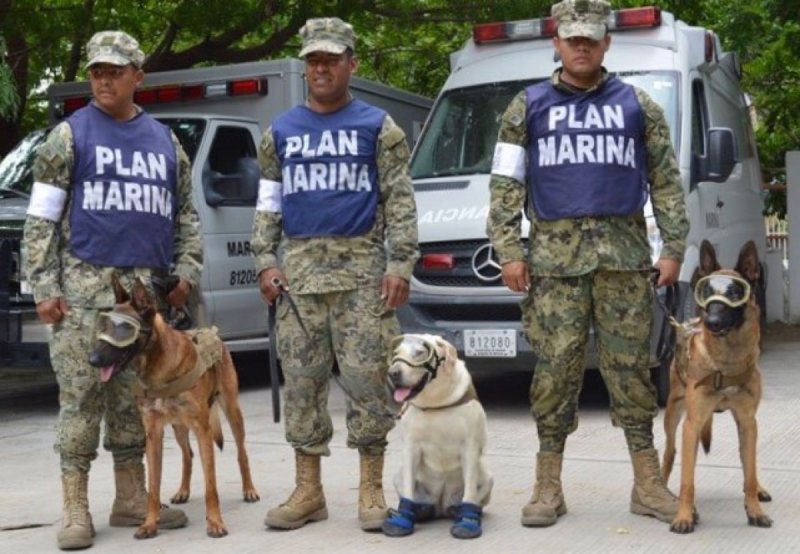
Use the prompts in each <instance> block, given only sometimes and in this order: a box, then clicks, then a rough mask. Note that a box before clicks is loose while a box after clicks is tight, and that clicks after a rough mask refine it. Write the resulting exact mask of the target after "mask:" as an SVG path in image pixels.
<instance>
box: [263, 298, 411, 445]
mask: <svg viewBox="0 0 800 554" xmlns="http://www.w3.org/2000/svg"><path fill="white" fill-rule="evenodd" d="M293 298H294V301H295V303H296V304H297V309H298V311H299V313H300V317H301V318H302V320H303V324H304V325H305V327H306V329H307V330H308V333H309V335H310V337H311V338H310V339H308V338H306V336H305V334H304V333H303V331H302V329H301V328H300V324H299V323H298V321H297V317H296V316H295V314H294V312H293V311H292V310H291V309H290V308H289V305H288V304H289V303H288V302H286V301H284V300H283V299H281V302H279V304H278V309H277V326H278V327H277V334H278V355H279V356H280V358H281V366H282V368H283V375H284V378H285V386H284V418H285V420H286V440H287V442H289V444H291V445H292V447H293V448H295V449H298V450H300V451H302V452H304V453H306V454H318V455H323V456H328V455H329V454H330V450H329V448H328V443H329V442H330V440H331V437H332V436H333V424H332V422H331V417H330V414H329V413H328V393H329V389H330V376H331V369H332V368H333V362H334V359H335V361H336V362H337V363H338V366H339V371H340V373H341V379H342V381H343V383H344V385H345V386H346V387H347V388H348V390H349V391H351V392H352V393H353V395H354V396H355V397H356V398H357V399H358V402H357V403H356V402H353V401H352V400H351V399H350V398H347V399H346V403H347V416H346V422H347V446H348V447H350V448H357V449H358V450H359V451H360V452H362V453H365V454H379V453H382V452H383V451H384V450H385V448H386V444H387V443H386V435H387V433H388V432H389V431H390V430H391V429H392V427H393V426H394V420H393V419H392V418H391V417H388V416H380V415H376V414H375V413H378V414H380V413H386V411H387V409H388V401H389V393H388V388H387V385H386V372H387V370H388V347H389V341H390V340H391V337H393V336H395V335H397V334H399V332H400V327H399V324H398V322H397V319H396V317H395V315H394V311H393V310H388V309H387V308H386V307H385V306H384V304H383V301H382V300H381V298H380V288H379V287H376V286H368V287H361V288H358V289H355V290H348V291H341V292H331V293H325V294H302V295H301V294H297V295H294V296H293ZM365 408H366V409H365ZM370 412H375V413H370Z"/></svg>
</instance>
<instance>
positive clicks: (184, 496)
mask: <svg viewBox="0 0 800 554" xmlns="http://www.w3.org/2000/svg"><path fill="white" fill-rule="evenodd" d="M169 501H170V504H186V503H187V502H188V501H189V491H188V490H179V491H178V492H176V493H175V494H173V495H172V498H170V499H169Z"/></svg>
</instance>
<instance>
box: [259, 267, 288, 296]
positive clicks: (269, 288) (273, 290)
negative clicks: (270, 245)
mask: <svg viewBox="0 0 800 554" xmlns="http://www.w3.org/2000/svg"><path fill="white" fill-rule="evenodd" d="M276 278H277V279H278V281H280V282H281V283H282V284H283V286H284V287H285V288H287V289H288V288H289V285H288V284H287V282H286V275H284V274H283V271H281V269H280V268H278V267H271V268H269V269H265V270H264V271H262V272H261V273H259V274H258V288H259V289H261V298H263V299H264V302H266V303H267V304H270V305H272V303H273V302H275V299H276V298H278V295H280V293H281V291H280V290H278V287H276V286H275V285H273V284H272V281H273V279H276Z"/></svg>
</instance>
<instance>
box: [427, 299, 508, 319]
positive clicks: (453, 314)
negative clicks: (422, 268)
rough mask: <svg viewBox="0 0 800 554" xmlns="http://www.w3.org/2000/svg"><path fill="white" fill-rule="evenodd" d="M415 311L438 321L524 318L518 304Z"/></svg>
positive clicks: (440, 306) (443, 305)
mask: <svg viewBox="0 0 800 554" xmlns="http://www.w3.org/2000/svg"><path fill="white" fill-rule="evenodd" d="M413 308H414V311H415V312H418V313H420V314H422V315H423V316H424V317H427V318H429V319H433V320H436V321H509V322H513V323H519V321H520V319H521V317H522V311H521V310H520V307H519V304H518V303H517V302H512V303H509V304H441V305H436V304H433V305H430V304H425V305H420V304H416V305H414V306H413Z"/></svg>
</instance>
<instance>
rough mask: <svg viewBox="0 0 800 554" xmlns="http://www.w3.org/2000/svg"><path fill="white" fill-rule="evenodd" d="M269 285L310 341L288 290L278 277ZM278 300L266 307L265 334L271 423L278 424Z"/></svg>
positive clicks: (279, 415)
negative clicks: (270, 395)
mask: <svg viewBox="0 0 800 554" xmlns="http://www.w3.org/2000/svg"><path fill="white" fill-rule="evenodd" d="M271 284H272V286H273V287H275V288H276V289H278V298H280V299H281V301H286V302H288V303H289V308H291V310H292V311H293V312H294V316H295V317H296V318H297V323H299V324H300V328H301V329H302V330H303V333H305V335H306V338H307V339H311V335H309V334H308V329H306V326H305V324H304V323H303V319H302V318H301V317H300V312H299V311H298V310H297V304H295V303H294V299H293V298H292V296H291V295H290V294H289V289H287V288H286V285H284V284H283V283H282V282H281V280H280V279H279V278H278V277H273V278H272V281H271ZM278 298H276V299H275V300H274V301H273V302H272V303H271V304H269V306H267V332H268V333H269V379H270V389H272V421H273V422H275V423H279V422H280V420H281V391H280V375H279V374H278V341H277V338H278V336H277V334H276V333H275V323H276V322H275V320H276V312H277V306H278Z"/></svg>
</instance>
